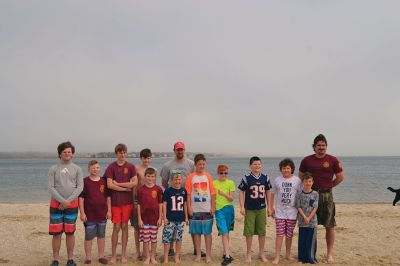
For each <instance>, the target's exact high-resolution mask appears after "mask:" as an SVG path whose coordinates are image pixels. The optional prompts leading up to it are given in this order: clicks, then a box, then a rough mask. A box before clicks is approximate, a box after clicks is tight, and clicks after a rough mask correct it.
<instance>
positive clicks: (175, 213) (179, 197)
mask: <svg viewBox="0 0 400 266" xmlns="http://www.w3.org/2000/svg"><path fill="white" fill-rule="evenodd" d="M186 201H187V192H186V189H184V188H180V189H176V188H173V187H169V188H167V189H166V190H165V191H164V194H163V202H167V219H168V221H171V222H183V221H185V209H184V204H185V203H186Z"/></svg>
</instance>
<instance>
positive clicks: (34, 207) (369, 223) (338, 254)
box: [0, 203, 400, 266]
mask: <svg viewBox="0 0 400 266" xmlns="http://www.w3.org/2000/svg"><path fill="white" fill-rule="evenodd" d="M336 216H337V224H338V226H337V227H336V242H335V263H334V264H333V265H400V206H395V207H393V206H391V205H390V204H389V203H388V204H337V215H336ZM48 220H49V218H48V205H46V204H0V264H1V265H49V264H50V262H51V260H52V257H51V254H52V251H51V236H49V235H48V233H47V230H48ZM77 227H78V229H77V232H76V246H75V260H76V262H77V263H78V265H81V264H83V261H84V250H83V237H84V228H83V225H82V222H80V221H78V226H77ZM111 228H112V225H111V223H108V228H107V236H106V237H107V239H106V255H107V256H109V255H110V253H111V252H110V235H111ZM242 230H243V217H241V215H240V214H239V212H238V210H237V209H236V224H235V231H234V232H233V233H231V234H232V238H231V239H232V241H231V243H232V244H231V250H232V256H233V257H234V258H235V261H234V262H233V263H232V265H239V264H244V255H245V250H246V244H245V239H244V237H243V236H242ZM274 230H275V226H274V221H273V220H272V219H271V218H268V226H267V241H266V255H267V258H268V259H269V262H268V263H267V264H269V265H272V264H271V260H272V258H273V253H274V241H275V240H274V239H275V233H274ZM185 231H187V228H185ZM324 236H325V230H324V228H323V227H319V228H318V251H317V258H318V260H319V261H320V264H325V262H324V256H325V254H326V244H325V238H324ZM132 239H133V232H132V230H130V232H129V243H128V249H129V251H130V252H129V255H130V258H131V257H132V253H133V249H134V246H133V241H132ZM160 239H161V238H159V243H158V249H157V253H158V258H159V259H160V258H161V254H162V250H163V247H162V243H161V242H160ZM203 246H204V243H203ZM203 249H204V248H203ZM257 249H258V244H257V240H256V239H254V240H253V250H254V253H253V263H252V265H259V264H263V263H261V262H259V261H258V260H257ZM118 252H120V246H119V247H118ZM192 252H193V248H192V244H191V240H190V237H189V235H188V234H187V233H186V234H185V235H184V241H183V257H182V263H181V265H183V266H186V265H193V264H194V265H196V264H197V265H201V264H203V263H205V262H204V261H203V262H202V263H194V262H193V258H194V257H193V256H192V255H191V253H192ZM282 253H283V254H284V247H282ZM292 253H293V255H294V257H296V256H297V229H296V230H295V236H294V241H293V247H292ZM93 255H94V258H95V256H96V255H97V245H96V244H95V243H94V245H93ZM221 255H222V245H221V240H220V238H219V237H218V236H217V234H216V230H214V234H213V262H212V263H211V265H220V262H221V259H220V258H221ZM61 257H62V261H61V265H65V263H66V249H65V241H64V237H63V243H62V246H61ZM136 264H142V262H139V263H133V262H129V263H127V264H124V265H136ZM170 264H171V265H172V264H173V263H170ZM92 265H99V264H95V263H94V264H92ZM117 265H119V264H118V263H117ZM281 265H301V264H300V263H298V262H296V261H291V262H289V261H287V260H285V259H284V258H281Z"/></svg>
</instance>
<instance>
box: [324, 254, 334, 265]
mask: <svg viewBox="0 0 400 266" xmlns="http://www.w3.org/2000/svg"><path fill="white" fill-rule="evenodd" d="M326 262H328V263H333V262H334V259H333V256H332V255H329V256H327V258H326Z"/></svg>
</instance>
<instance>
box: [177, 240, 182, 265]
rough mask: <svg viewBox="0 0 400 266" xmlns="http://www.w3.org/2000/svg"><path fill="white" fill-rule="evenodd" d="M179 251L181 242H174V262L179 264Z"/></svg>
mask: <svg viewBox="0 0 400 266" xmlns="http://www.w3.org/2000/svg"><path fill="white" fill-rule="evenodd" d="M181 249H182V241H178V242H176V252H175V262H176V263H180V262H181Z"/></svg>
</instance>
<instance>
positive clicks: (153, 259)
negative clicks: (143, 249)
mask: <svg viewBox="0 0 400 266" xmlns="http://www.w3.org/2000/svg"><path fill="white" fill-rule="evenodd" d="M156 249H157V242H151V256H150V262H151V263H152V264H158V263H157V260H156Z"/></svg>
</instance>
